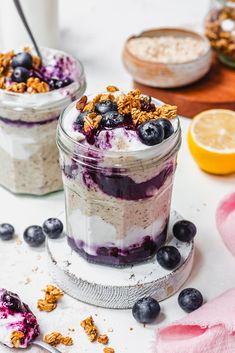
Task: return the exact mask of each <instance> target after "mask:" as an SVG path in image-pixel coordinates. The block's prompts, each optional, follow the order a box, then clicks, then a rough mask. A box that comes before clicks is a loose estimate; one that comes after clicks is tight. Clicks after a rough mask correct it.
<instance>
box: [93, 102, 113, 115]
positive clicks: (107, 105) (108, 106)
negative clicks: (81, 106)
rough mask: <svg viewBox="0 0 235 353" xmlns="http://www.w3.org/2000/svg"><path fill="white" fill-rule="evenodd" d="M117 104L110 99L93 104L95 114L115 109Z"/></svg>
mask: <svg viewBox="0 0 235 353" xmlns="http://www.w3.org/2000/svg"><path fill="white" fill-rule="evenodd" d="M117 110H118V106H117V103H116V102H113V101H111V100H103V101H101V102H99V103H96V105H95V112H96V113H97V114H105V113H107V112H110V111H117Z"/></svg>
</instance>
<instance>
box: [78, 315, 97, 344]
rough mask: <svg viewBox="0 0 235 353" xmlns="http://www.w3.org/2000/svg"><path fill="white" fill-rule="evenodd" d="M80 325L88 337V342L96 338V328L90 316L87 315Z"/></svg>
mask: <svg viewBox="0 0 235 353" xmlns="http://www.w3.org/2000/svg"><path fill="white" fill-rule="evenodd" d="M81 327H83V328H84V331H85V332H86V334H87V335H88V337H89V340H90V342H94V341H96V339H97V335H98V329H97V327H96V325H95V324H94V320H93V318H92V316H89V317H88V318H86V319H85V320H83V321H82V322H81Z"/></svg>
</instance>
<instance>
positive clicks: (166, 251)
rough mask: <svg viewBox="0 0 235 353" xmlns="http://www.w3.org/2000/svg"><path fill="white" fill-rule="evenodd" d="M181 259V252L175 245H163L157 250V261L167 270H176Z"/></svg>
mask: <svg viewBox="0 0 235 353" xmlns="http://www.w3.org/2000/svg"><path fill="white" fill-rule="evenodd" d="M180 260H181V255H180V252H179V250H178V249H176V248H175V247H174V246H168V245H166V246H163V247H161V248H160V249H159V250H158V252H157V262H158V263H159V265H161V266H162V267H163V268H165V269H166V270H174V269H175V268H176V267H177V266H178V265H179V263H180Z"/></svg>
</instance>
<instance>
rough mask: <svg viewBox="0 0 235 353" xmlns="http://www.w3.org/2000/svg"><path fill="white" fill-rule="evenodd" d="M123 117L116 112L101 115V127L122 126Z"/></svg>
mask: <svg viewBox="0 0 235 353" xmlns="http://www.w3.org/2000/svg"><path fill="white" fill-rule="evenodd" d="M124 120H125V117H124V116H123V115H122V114H120V113H118V112H117V111H110V112H107V113H105V114H103V115H102V119H101V126H102V127H105V128H109V129H110V128H115V127H118V126H120V125H122V124H124Z"/></svg>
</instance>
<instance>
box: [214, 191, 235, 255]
mask: <svg viewBox="0 0 235 353" xmlns="http://www.w3.org/2000/svg"><path fill="white" fill-rule="evenodd" d="M216 224H217V228H218V230H219V233H220V235H221V237H222V239H223V241H224V243H225V245H226V246H227V248H228V249H229V251H230V252H231V253H232V254H233V255H234V256H235V192H233V193H232V194H229V195H227V196H226V197H225V198H224V199H223V200H222V201H221V202H220V204H219V206H218V208H217V211H216Z"/></svg>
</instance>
